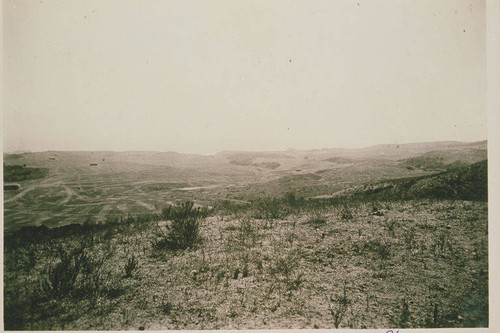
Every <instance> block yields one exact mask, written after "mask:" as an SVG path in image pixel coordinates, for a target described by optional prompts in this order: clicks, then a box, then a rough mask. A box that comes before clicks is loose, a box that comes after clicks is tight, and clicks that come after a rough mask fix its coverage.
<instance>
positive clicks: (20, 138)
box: [2, 0, 486, 153]
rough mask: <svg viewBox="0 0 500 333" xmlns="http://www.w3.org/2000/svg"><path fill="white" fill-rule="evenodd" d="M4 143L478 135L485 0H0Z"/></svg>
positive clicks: (68, 146)
mask: <svg viewBox="0 0 500 333" xmlns="http://www.w3.org/2000/svg"><path fill="white" fill-rule="evenodd" d="M3 25H4V26H3V66H4V67H3V74H4V81H3V87H4V98H3V101H2V102H3V110H4V111H3V122H4V124H3V135H4V150H5V151H14V150H34V151H39V150H159V151H167V150H173V151H179V152H194V153H214V152H217V151H221V150H227V149H239V150H281V149H287V148H298V149H307V148H323V147H360V146H368V145H372V144H378V143H405V142H417V141H435V140H459V141H475V140H484V139H486V100H485V95H486V23H485V5H484V1H460V0H449V1H442V0H429V1H422V0H419V1H415V0H411V1H394V0H387V1H380V0H376V1H374V0H370V1H365V0H363V1H331V0H327V1H309V0H307V1H306V0H304V1H284V0H283V1H277V0H274V1H269V0H264V1H253V0H252V1H243V0H241V1H237V0H231V1H186V0H182V1H145V0H136V1H124V0H116V1H102V0H97V1H66V0H61V1H52V0H42V1H20V0H15V1H14V0H4V1H3Z"/></svg>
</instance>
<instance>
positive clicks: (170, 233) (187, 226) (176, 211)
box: [152, 201, 206, 251]
mask: <svg viewBox="0 0 500 333" xmlns="http://www.w3.org/2000/svg"><path fill="white" fill-rule="evenodd" d="M163 215H164V216H167V215H168V217H169V218H170V219H171V220H172V221H171V223H170V224H167V226H166V228H167V232H166V233H164V232H163V231H161V230H159V231H158V233H157V236H158V239H156V240H154V241H153V242H152V246H153V249H155V250H157V251H161V250H165V249H168V250H174V251H175V250H185V249H188V248H192V247H194V246H195V245H197V244H198V243H200V242H201V240H202V239H201V235H200V218H201V217H202V216H206V215H205V210H202V209H200V208H194V203H193V202H192V201H187V202H185V203H183V204H181V205H179V206H171V207H170V208H169V209H167V210H164V211H163Z"/></svg>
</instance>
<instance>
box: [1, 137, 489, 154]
mask: <svg viewBox="0 0 500 333" xmlns="http://www.w3.org/2000/svg"><path fill="white" fill-rule="evenodd" d="M483 142H485V143H487V142H488V139H483V140H474V141H458V140H440V141H417V142H405V143H378V144H373V145H369V146H362V147H322V148H308V149H298V148H292V147H289V148H285V149H277V150H276V149H274V150H244V149H223V150H219V151H217V152H215V153H206V154H203V153H191V152H179V151H174V150H147V149H144V150H141V149H139V150H137V149H131V150H105V149H104V150H79V149H75V150H71V149H70V150H53V149H48V150H28V149H25V150H12V151H2V153H3V154H24V153H50V152H75V153H76V152H113V153H127V152H144V153H175V154H184V155H202V156H212V155H217V154H220V153H225V152H244V153H257V152H285V151H290V150H292V151H318V150H332V149H338V150H360V149H367V148H373V147H377V146H398V145H415V144H433V143H434V144H437V143H441V144H442V143H462V144H474V143H483Z"/></svg>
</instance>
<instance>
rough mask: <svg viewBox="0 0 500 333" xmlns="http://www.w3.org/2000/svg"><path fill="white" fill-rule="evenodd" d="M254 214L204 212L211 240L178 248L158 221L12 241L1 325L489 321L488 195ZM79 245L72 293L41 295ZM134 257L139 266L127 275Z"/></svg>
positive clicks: (445, 323)
mask: <svg viewBox="0 0 500 333" xmlns="http://www.w3.org/2000/svg"><path fill="white" fill-rule="evenodd" d="M258 213H259V212H255V211H252V210H249V211H247V212H246V213H245V214H243V215H242V214H241V213H238V212H235V213H234V214H231V215H229V216H224V217H223V216H221V215H218V216H214V217H209V218H206V219H205V220H204V221H203V223H202V228H201V235H202V237H203V239H204V241H203V243H202V244H201V245H200V246H199V247H198V248H197V249H193V250H186V251H181V252H168V251H167V252H157V251H154V250H153V248H152V242H151V241H152V240H154V239H155V238H156V237H157V233H156V230H157V228H158V225H157V223H155V222H142V223H137V222H133V221H132V222H127V221H122V222H121V223H112V224H109V225H107V226H105V227H102V226H101V227H91V226H87V227H86V228H81V229H79V230H78V232H73V233H72V232H67V233H65V234H63V235H64V237H61V236H57V235H54V236H53V237H51V238H50V239H46V240H43V239H41V238H38V237H36V238H33V241H32V242H22V243H18V245H20V246H16V243H15V242H7V245H8V247H7V249H6V258H5V259H6V260H5V272H4V274H5V281H6V285H5V302H6V303H5V305H6V312H5V323H6V328H7V329H20V328H23V329H129V328H133V329H138V328H139V327H141V326H144V327H145V328H146V329H160V328H162V329H165V328H170V329H174V328H190V329H198V328H205V329H208V328H227V329H229V328H240V329H241V328H311V327H314V326H315V325H316V326H317V327H321V328H333V327H334V326H335V320H334V315H335V314H336V313H339V311H340V312H343V314H344V316H343V317H342V318H341V320H339V322H338V323H337V324H338V325H339V327H352V328H364V327H368V328H370V327H461V326H466V327H467V326H486V325H487V294H488V292H487V283H488V280H487V274H488V261H487V205H486V203H484V202H463V201H443V200H440V201H429V200H412V201H407V202H379V203H376V204H373V203H368V204H363V203H357V204H356V203H353V204H351V205H349V206H347V207H346V206H344V205H337V206H324V207H322V208H321V207H318V208H315V209H309V210H307V211H302V212H299V211H297V212H296V214H292V215H290V216H288V217H287V218H284V219H276V220H274V219H256V218H253V217H252V216H257V215H258ZM160 225H161V224H160ZM61 234H62V233H61ZM82 246H83V247H84V248H85V250H84V253H86V258H87V259H86V260H85V261H84V263H85V265H84V267H88V269H87V270H83V271H82V272H81V273H80V275H78V276H76V277H75V281H76V282H75V285H74V288H73V289H70V292H67V293H62V294H60V295H58V296H54V295H53V294H49V295H47V294H46V293H45V294H44V293H43V292H41V290H44V288H41V287H40V286H43V285H44V283H45V282H46V281H48V276H49V274H51V273H50V272H51V268H52V270H53V269H54V267H56V265H57V263H58V262H59V261H60V257H61V255H60V254H58V251H57V249H58V248H59V247H60V248H62V249H65V251H67V252H68V251H70V249H74V248H79V247H82ZM132 255H134V258H135V259H134V260H136V261H137V263H138V266H137V268H135V269H134V270H133V272H132V274H131V275H132V276H131V277H128V278H127V277H125V266H126V264H127V262H128V260H129V259H130V258H131V256H132ZM101 260H102V261H103V262H102V264H99V261H101ZM245 267H246V268H245ZM84 272H89V273H84ZM95 277H99V279H97V280H96V281H94V278H95ZM344 287H345V290H346V298H345V300H347V302H346V304H347V307H346V308H345V311H341V309H342V308H341V307H340V302H341V300H342V299H343V290H344ZM405 307H407V310H403V309H405Z"/></svg>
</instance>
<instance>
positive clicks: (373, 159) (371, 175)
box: [4, 142, 486, 232]
mask: <svg viewBox="0 0 500 333" xmlns="http://www.w3.org/2000/svg"><path fill="white" fill-rule="evenodd" d="M415 157H419V158H421V159H422V158H428V159H430V160H431V161H437V162H439V163H441V164H439V163H434V164H433V165H431V167H428V166H425V165H424V167H423V168H419V167H414V166H411V167H409V164H408V163H410V164H411V163H412V162H413V161H412V158H413V159H414V158H415ZM484 159H486V143H485V142H478V143H472V144H470V143H468V144H460V143H434V144H410V145H401V146H399V145H384V146H374V147H369V148H365V149H352V150H346V149H322V150H314V151H293V150H290V151H285V152H278V153H273V152H270V153H266V152H263V153H243V152H223V153H219V154H216V155H212V156H201V155H183V154H177V153H155V152H123V153H117V152H43V153H25V154H11V155H8V154H6V155H4V163H5V164H6V165H26V166H27V167H36V168H44V169H48V170H49V173H48V175H47V176H46V177H44V178H42V179H33V180H25V181H17V182H16V183H19V184H20V185H21V189H20V190H17V191H4V209H5V216H4V218H5V225H4V230H5V231H7V232H8V231H10V230H15V229H18V228H20V227H22V226H27V225H46V226H50V227H53V226H58V225H64V224H71V223H82V222H84V221H85V220H86V219H89V218H90V219H94V220H98V221H103V220H104V219H105V218H106V217H118V216H121V215H124V214H125V215H126V214H128V213H131V214H150V213H153V212H155V210H157V209H158V208H161V207H163V206H165V205H166V204H168V203H174V202H182V201H184V200H194V201H195V202H196V203H198V204H201V205H206V206H209V205H214V204H215V203H216V202H217V201H220V200H225V199H229V200H237V201H238V200H239V201H248V200H252V199H255V198H259V197H263V196H266V195H272V196H276V195H278V196H279V195H283V194H284V193H286V192H288V191H294V192H295V193H296V194H297V195H298V196H303V197H306V198H307V197H314V196H320V195H327V196H328V195H331V194H335V193H337V192H339V191H343V190H346V189H350V188H354V187H357V186H360V185H364V184H366V183H370V182H375V181H379V180H383V179H389V178H402V177H412V176H419V175H426V174H432V173H436V172H439V171H443V170H445V167H446V165H448V164H452V163H454V162H456V161H461V162H462V163H469V164H470V163H474V162H478V161H480V160H484ZM273 163H274V164H275V165H277V164H279V166H278V167H272V168H269V167H267V166H268V165H269V164H273ZM91 164H97V165H95V166H91ZM413 164H415V163H414V162H413Z"/></svg>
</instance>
